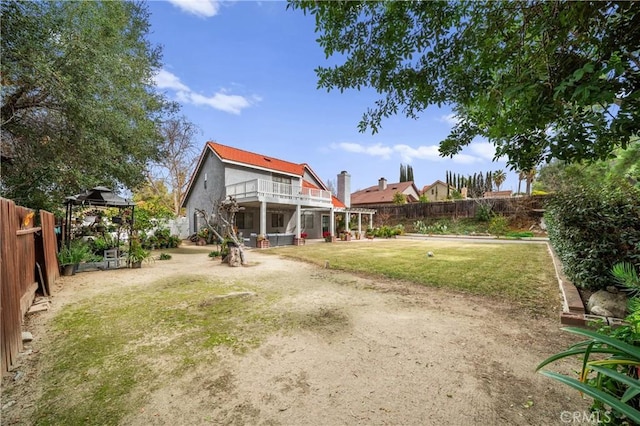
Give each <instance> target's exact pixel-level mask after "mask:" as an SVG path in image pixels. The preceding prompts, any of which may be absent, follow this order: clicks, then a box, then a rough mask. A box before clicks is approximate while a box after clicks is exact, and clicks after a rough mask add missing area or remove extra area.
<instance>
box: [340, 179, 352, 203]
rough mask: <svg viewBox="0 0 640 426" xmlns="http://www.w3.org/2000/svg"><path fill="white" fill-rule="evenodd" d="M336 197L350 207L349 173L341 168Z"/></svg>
mask: <svg viewBox="0 0 640 426" xmlns="http://www.w3.org/2000/svg"><path fill="white" fill-rule="evenodd" d="M338 199H339V200H340V201H342V202H343V203H344V205H345V206H347V208H349V207H351V175H350V174H349V173H347V172H346V170H343V171H341V172H340V174H339V175H338Z"/></svg>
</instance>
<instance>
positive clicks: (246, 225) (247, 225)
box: [236, 212, 253, 229]
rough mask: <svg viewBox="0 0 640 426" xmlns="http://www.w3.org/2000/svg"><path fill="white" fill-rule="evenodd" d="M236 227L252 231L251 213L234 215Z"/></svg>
mask: <svg viewBox="0 0 640 426" xmlns="http://www.w3.org/2000/svg"><path fill="white" fill-rule="evenodd" d="M236 226H237V227H238V229H253V213H251V212H243V213H236Z"/></svg>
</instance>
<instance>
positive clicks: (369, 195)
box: [351, 181, 419, 205]
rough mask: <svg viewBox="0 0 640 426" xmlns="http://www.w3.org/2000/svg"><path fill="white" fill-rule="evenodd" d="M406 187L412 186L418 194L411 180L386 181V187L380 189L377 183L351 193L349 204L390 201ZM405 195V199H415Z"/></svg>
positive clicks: (384, 202) (410, 200)
mask: <svg viewBox="0 0 640 426" xmlns="http://www.w3.org/2000/svg"><path fill="white" fill-rule="evenodd" d="M408 188H412V189H413V190H414V191H415V193H416V194H419V192H418V189H417V188H416V186H415V185H414V183H413V181H406V182H397V183H388V184H387V188H386V189H384V190H380V187H379V186H378V185H374V186H370V187H368V188H365V189H361V190H360V191H356V192H354V193H353V194H351V205H359V204H388V203H392V202H393V196H394V195H395V194H396V192H401V193H404V192H405V191H406V190H407V189H408ZM407 196H408V199H407V201H409V202H412V201H414V200H415V197H414V196H412V195H411V194H407Z"/></svg>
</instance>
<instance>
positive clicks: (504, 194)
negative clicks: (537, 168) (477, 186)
mask: <svg viewBox="0 0 640 426" xmlns="http://www.w3.org/2000/svg"><path fill="white" fill-rule="evenodd" d="M512 195H513V191H511V190H510V189H509V190H507V191H487V192H485V193H484V194H483V197H484V198H511V196H512Z"/></svg>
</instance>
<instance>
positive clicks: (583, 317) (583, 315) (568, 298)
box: [547, 243, 624, 327]
mask: <svg viewBox="0 0 640 426" xmlns="http://www.w3.org/2000/svg"><path fill="white" fill-rule="evenodd" d="M547 249H548V250H549V254H550V255H551V260H552V261H553V267H554V269H555V271H556V278H557V279H558V286H559V287H560V292H561V293H562V302H563V303H562V313H561V314H560V324H563V325H571V326H578V327H590V326H591V323H593V322H596V321H597V322H601V323H602V324H606V325H609V326H612V327H617V326H620V325H622V324H624V320H623V319H620V318H614V317H603V316H599V315H591V314H588V313H587V312H586V310H585V307H584V303H582V298H581V297H580V293H579V292H578V289H577V288H576V286H575V285H573V283H572V282H570V281H569V280H568V279H567V277H565V276H564V274H563V273H562V266H561V263H560V260H559V259H558V256H557V255H556V253H555V251H554V250H553V247H552V246H551V244H550V243H547Z"/></svg>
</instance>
